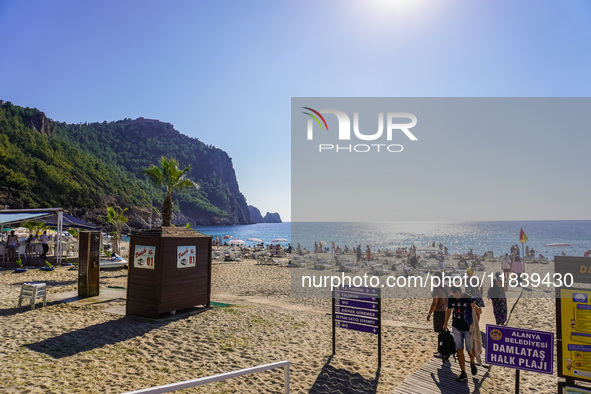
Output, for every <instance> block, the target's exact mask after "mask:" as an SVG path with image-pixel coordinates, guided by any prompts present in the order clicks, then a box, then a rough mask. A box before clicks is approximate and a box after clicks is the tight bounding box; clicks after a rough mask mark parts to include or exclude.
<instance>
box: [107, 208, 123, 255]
mask: <svg viewBox="0 0 591 394" xmlns="http://www.w3.org/2000/svg"><path fill="white" fill-rule="evenodd" d="M127 209H128V208H125V209H124V210H121V209H120V208H119V209H115V208H113V207H107V217H106V219H107V222H109V223H112V224H113V226H114V227H115V231H114V234H113V236H114V238H113V253H118V254H120V253H119V241H120V240H121V232H122V231H123V226H124V225H125V223H127V218H126V217H125V216H124V214H125V212H126V211H127Z"/></svg>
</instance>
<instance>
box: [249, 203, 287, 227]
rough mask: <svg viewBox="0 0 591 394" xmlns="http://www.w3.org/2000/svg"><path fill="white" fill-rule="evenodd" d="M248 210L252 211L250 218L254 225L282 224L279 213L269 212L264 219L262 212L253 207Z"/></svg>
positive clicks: (250, 206)
mask: <svg viewBox="0 0 591 394" xmlns="http://www.w3.org/2000/svg"><path fill="white" fill-rule="evenodd" d="M248 210H249V211H250V218H251V219H252V221H253V222H254V223H282V222H281V217H280V216H279V214H278V213H270V212H267V214H266V215H265V217H263V215H261V211H259V209H258V208H256V207H253V206H252V205H249V206H248Z"/></svg>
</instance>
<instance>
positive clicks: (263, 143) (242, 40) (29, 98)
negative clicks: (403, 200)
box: [0, 0, 591, 220]
mask: <svg viewBox="0 0 591 394" xmlns="http://www.w3.org/2000/svg"><path fill="white" fill-rule="evenodd" d="M589 26H591V3H590V2H589V1H588V0H570V1H568V2H564V1H558V0H554V1H548V0H541V1H540V0H524V1H519V2H515V1H509V0H482V1H473V0H445V1H443V0H399V1H395V0H392V1H387V0H363V1H361V0H359V1H351V0H323V1H312V0H300V1H297V2H295V1H293V2H287V1H272V0H268V1H262V0H252V1H241V0H235V1H215V2H214V1H204V0H203V1H202V0H192V1H175V2H164V1H137V0H129V1H101V2H89V1H86V2H80V1H59V0H54V1H51V2H46V1H40V0H31V1H26V2H24V1H8V0H3V1H1V2H0V34H1V36H2V37H3V39H2V45H1V48H2V55H1V61H0V70H1V72H0V99H3V100H7V101H11V102H13V103H14V104H16V105H21V106H26V107H36V108H39V109H40V110H42V111H44V112H45V113H46V115H47V116H49V117H50V118H52V119H54V120H57V121H64V122H69V123H78V122H92V121H99V122H102V121H103V120H107V121H112V120H118V119H123V118H137V117H145V118H151V119H158V120H161V121H163V122H168V123H171V124H173V125H174V127H175V128H176V129H177V130H179V131H180V132H181V133H183V134H186V135H189V136H191V137H195V138H198V139H199V140H201V141H203V142H204V143H206V144H211V145H214V146H216V147H218V148H220V149H223V150H225V151H226V152H227V153H228V154H229V156H230V157H231V158H232V160H233V164H234V168H235V170H236V175H237V179H238V182H239V184H240V188H241V191H242V193H243V194H244V195H245V197H246V199H247V202H248V203H249V204H251V205H254V206H256V207H258V208H259V209H260V210H261V211H262V213H263V214H264V213H265V212H267V211H270V212H279V213H280V215H281V217H282V218H283V219H284V220H290V218H291V198H292V194H291V192H292V190H291V170H292V169H291V98H292V97H586V96H589V92H591V78H590V75H589V73H590V71H589V70H591V52H590V51H589V50H588V48H591V29H589V28H588V27H589ZM558 132H560V131H558ZM586 133H588V132H587V131H583V130H581V134H586ZM579 142H580V143H581V144H584V143H588V142H589V139H588V137H586V138H584V139H582V140H581V141H577V143H579ZM507 143H508V144H509V143H510V142H507ZM522 145H523V146H522V149H524V150H526V149H527V142H522ZM546 154H559V155H562V156H561V157H563V158H564V160H568V159H569V152H568V150H567V151H564V150H562V151H560V152H547V153H546ZM434 171H436V169H434ZM437 171H443V169H441V168H437ZM499 171H505V170H504V169H502V168H500V169H499ZM511 174H512V176H514V177H515V179H517V178H518V176H519V175H522V176H526V175H527V174H523V173H515V174H514V173H511ZM420 175H421V174H417V177H416V179H415V180H413V181H412V182H416V184H417V185H419V183H420V182H421V179H422V178H421V176H420ZM316 176H317V177H318V178H319V179H323V178H324V179H327V178H329V177H330V173H327V172H325V171H323V170H322V168H319V169H318V171H317V173H316ZM580 176H581V173H580V171H575V172H573V173H572V174H570V173H566V174H563V175H561V178H560V181H561V182H562V184H563V185H573V184H578V183H580V182H581V179H580ZM458 182H460V180H459V179H454V178H453V177H451V178H450V180H449V182H448V183H449V184H451V185H454V184H455V183H458ZM515 183H518V181H517V180H516V181H514V182H508V185H499V186H506V187H508V188H515V187H517V186H516V185H515ZM413 185H414V183H411V184H410V185H409V186H410V187H411V188H412V186H413ZM447 187H451V186H446V188H447ZM538 187H539V188H540V189H541V190H545V189H546V188H548V189H550V188H552V187H555V184H553V183H552V182H548V183H544V184H540V185H538ZM445 190H447V189H445ZM538 194H540V193H538ZM488 198H490V199H491V201H492V199H494V195H492V194H491V196H490V197H488ZM536 198H537V200H536V201H537V206H539V207H540V209H539V210H538V211H536V210H530V211H528V212H527V213H522V211H517V209H518V208H517V207H514V206H508V207H507V209H509V210H510V212H513V211H514V212H515V215H511V217H516V215H517V214H519V215H521V216H520V217H519V219H534V220H535V219H543V218H545V217H542V216H541V214H540V212H542V207H545V208H544V209H548V207H551V206H553V204H554V203H555V199H554V200H548V201H546V200H544V198H543V197H542V196H538V197H536ZM583 199H584V197H583V196H581V197H580V199H579V200H577V202H576V203H573V204H570V203H569V204H567V205H570V206H571V207H572V209H570V210H569V209H566V210H565V209H564V208H561V211H555V212H553V213H552V215H553V217H554V216H560V217H563V216H564V218H572V217H579V216H577V215H580V216H581V217H580V218H581V219H591V217H590V213H589V210H587V212H575V209H580V207H581V204H582V201H583ZM409 209H410V212H408V217H409V218H410V220H430V219H432V217H429V216H428V215H427V216H426V215H425V213H424V212H421V207H420V206H419V204H416V206H414V207H412V206H411V207H409ZM462 217H466V219H467V220H481V219H483V218H482V217H478V214H476V213H474V214H472V213H470V214H466V215H462Z"/></svg>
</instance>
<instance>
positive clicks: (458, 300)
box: [443, 286, 481, 382]
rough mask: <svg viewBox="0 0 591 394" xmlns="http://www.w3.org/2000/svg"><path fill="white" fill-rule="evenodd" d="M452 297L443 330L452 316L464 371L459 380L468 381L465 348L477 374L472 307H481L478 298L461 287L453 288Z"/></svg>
mask: <svg viewBox="0 0 591 394" xmlns="http://www.w3.org/2000/svg"><path fill="white" fill-rule="evenodd" d="M451 295H452V296H451V297H450V298H449V299H448V302H447V311H446V312H445V323H444V325H443V330H444V331H445V330H447V323H448V321H449V317H450V316H453V318H452V327H453V334H454V340H455V342H456V349H457V351H458V363H459V364H460V369H461V370H462V373H461V374H460V375H459V376H458V377H457V379H456V380H457V381H458V382H466V381H468V376H467V375H466V365H465V364H466V356H465V355H464V348H465V349H466V351H467V352H468V356H469V357H470V371H471V372H472V375H476V373H477V372H478V370H477V369H476V363H475V362H474V353H472V338H471V337H470V325H471V324H472V308H476V311H477V312H481V311H479V309H480V308H478V307H477V306H476V300H475V299H474V298H470V297H469V296H467V295H466V294H464V293H463V292H462V288H461V287H455V286H454V287H452V288H451Z"/></svg>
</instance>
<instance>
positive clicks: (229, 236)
mask: <svg viewBox="0 0 591 394" xmlns="http://www.w3.org/2000/svg"><path fill="white" fill-rule="evenodd" d="M222 238H223V239H230V238H234V237H232V236H231V235H224V236H223V237H222Z"/></svg>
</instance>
